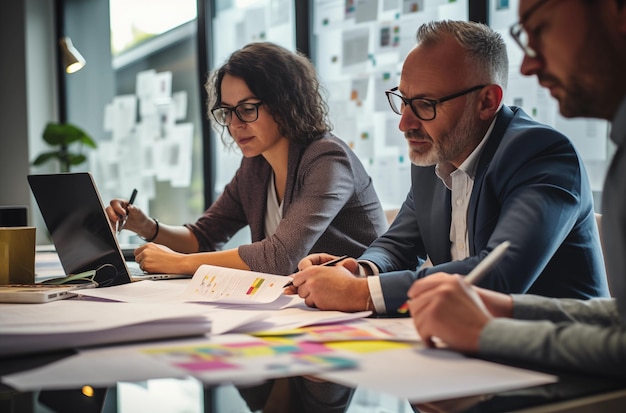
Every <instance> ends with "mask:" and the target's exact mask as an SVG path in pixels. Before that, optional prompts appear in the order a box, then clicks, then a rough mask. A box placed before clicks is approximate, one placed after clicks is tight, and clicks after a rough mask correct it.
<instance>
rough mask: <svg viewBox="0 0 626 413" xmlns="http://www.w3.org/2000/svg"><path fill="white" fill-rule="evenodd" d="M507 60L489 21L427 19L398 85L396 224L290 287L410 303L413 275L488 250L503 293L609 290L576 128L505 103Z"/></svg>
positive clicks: (347, 306) (461, 266)
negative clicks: (406, 180) (401, 139)
mask: <svg viewBox="0 0 626 413" xmlns="http://www.w3.org/2000/svg"><path fill="white" fill-rule="evenodd" d="M507 78H508V58H507V54H506V47H505V44H504V41H503V39H502V37H501V36H500V35H499V34H498V33H496V32H494V31H493V30H492V29H490V28H488V27H487V26H485V25H482V24H478V23H471V22H462V21H437V22H431V23H427V24H424V25H422V26H421V27H420V28H419V29H418V32H417V46H415V47H414V48H413V50H412V51H411V52H410V53H409V55H408V56H407V58H406V60H405V62H404V65H403V69H402V74H401V79H400V84H399V86H398V87H397V88H394V89H391V90H389V91H387V92H386V93H387V97H388V99H389V103H390V105H391V108H392V109H393V111H394V112H395V113H397V114H399V115H400V116H401V118H400V124H399V128H400V130H401V131H403V132H404V134H405V137H406V140H407V143H408V146H409V156H410V159H411V161H412V163H413V165H412V167H411V189H410V190H409V193H408V195H407V198H406V200H405V201H404V203H403V205H402V207H401V209H400V212H399V213H398V216H397V217H396V219H395V220H394V222H393V223H392V224H391V227H390V228H389V230H388V231H387V232H386V233H385V234H383V235H382V236H380V237H379V238H378V239H377V240H375V241H374V242H373V243H372V245H371V246H370V247H369V248H368V249H367V250H366V251H365V252H364V253H363V255H361V256H360V257H358V259H355V258H349V259H345V260H343V261H342V262H341V263H340V264H337V265H336V266H322V265H321V264H323V263H325V262H327V261H329V260H331V259H333V258H334V257H333V256H331V255H329V254H313V255H310V256H308V257H306V258H304V259H303V260H302V261H300V263H299V266H298V267H299V269H300V270H301V271H300V272H298V273H296V274H293V275H292V276H293V286H292V287H290V291H288V292H292V293H297V294H299V295H300V296H301V297H303V298H304V299H305V302H306V304H307V305H309V306H312V307H317V308H320V309H324V310H341V311H361V310H372V311H375V312H376V313H379V314H392V315H393V314H398V312H400V313H402V312H405V311H406V308H407V306H406V304H405V303H406V300H407V291H408V290H409V288H410V287H411V285H412V283H413V282H414V281H415V280H417V279H421V278H424V277H427V276H428V275H430V274H433V273H438V272H446V273H456V274H461V275H466V274H468V273H469V272H470V271H471V270H472V269H473V268H474V267H475V266H476V265H477V264H478V263H479V262H480V261H481V260H482V259H483V258H484V257H485V256H486V255H487V254H488V253H489V252H490V251H492V250H493V249H494V248H495V247H496V246H498V245H499V244H500V243H502V242H504V241H509V242H510V247H509V249H508V251H507V253H506V255H505V257H504V258H503V259H502V260H501V261H500V262H499V263H498V264H497V265H496V266H495V267H494V268H493V269H492V270H491V271H490V272H489V274H488V275H487V276H486V277H484V278H483V280H482V281H480V282H479V283H478V285H479V286H481V287H484V288H487V289H490V290H495V291H499V292H504V293H533V294H538V295H543V296H548V297H567V298H582V299H587V298H591V297H606V296H608V287H607V282H606V276H605V270H604V263H603V258H602V251H601V247H600V241H599V235H598V229H597V225H596V221H595V216H594V209H593V199H592V193H591V189H590V186H589V180H588V177H587V174H586V171H585V169H584V166H583V164H582V161H581V159H580V157H579V155H578V153H577V152H576V150H575V148H574V147H573V145H572V143H571V142H570V141H569V139H568V138H567V137H565V136H564V135H562V134H561V133H559V132H557V131H556V130H554V129H552V128H550V127H549V126H546V125H542V124H540V123H538V122H536V121H534V120H533V119H531V118H530V117H529V116H528V115H527V114H526V113H524V111H523V110H521V109H520V108H517V107H509V106H506V105H503V103H502V102H503V96H504V93H505V89H506V81H507Z"/></svg>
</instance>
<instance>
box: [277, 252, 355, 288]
mask: <svg viewBox="0 0 626 413" xmlns="http://www.w3.org/2000/svg"><path fill="white" fill-rule="evenodd" d="M346 258H348V256H347V255H342V256H341V257H337V258H334V259H332V260H330V261H326V262H325V263H323V264H320V267H327V266H330V265H335V264H338V263H340V262H341V261H343V260H345V259H346ZM292 285H293V280H292V281H289V282H288V283H287V284H285V287H284V288H287V287H291V286H292Z"/></svg>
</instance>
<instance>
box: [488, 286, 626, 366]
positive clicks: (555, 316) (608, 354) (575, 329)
mask: <svg viewBox="0 0 626 413" xmlns="http://www.w3.org/2000/svg"><path fill="white" fill-rule="evenodd" d="M513 300H514V301H513V302H514V307H513V308H514V309H513V313H514V314H513V316H514V319H506V318H496V319H493V320H491V321H490V322H489V324H488V325H487V326H486V327H485V329H484V330H483V332H482V333H481V336H480V343H479V346H480V350H479V352H480V355H481V356H485V357H488V358H501V359H509V360H514V361H518V362H529V363H533V364H538V365H544V366H548V367H553V368H557V369H570V370H571V369H575V370H577V371H580V372H586V373H592V374H601V375H608V376H613V377H620V378H626V328H625V327H624V325H622V324H621V322H620V318H619V316H618V313H617V308H616V306H615V301H614V300H611V299H594V300H588V301H579V300H564V299H560V300H559V299H549V298H544V297H538V296H532V295H527V296H521V295H514V296H513Z"/></svg>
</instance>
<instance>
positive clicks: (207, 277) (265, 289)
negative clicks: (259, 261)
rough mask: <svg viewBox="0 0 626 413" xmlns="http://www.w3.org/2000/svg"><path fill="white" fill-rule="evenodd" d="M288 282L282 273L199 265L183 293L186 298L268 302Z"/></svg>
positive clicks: (239, 302)
mask: <svg viewBox="0 0 626 413" xmlns="http://www.w3.org/2000/svg"><path fill="white" fill-rule="evenodd" d="M289 281H290V278H287V277H284V276H281V275H273V274H265V273H260V272H253V271H242V270H236V269H232V268H224V267H216V266H213V265H201V266H200V267H199V268H198V270H197V271H196V272H195V274H194V275H193V278H192V279H191V281H190V282H189V285H188V286H187V290H186V291H185V292H184V296H185V299H186V300H187V301H208V302H222V303H231V304H254V303H271V302H272V301H274V300H276V299H277V298H278V297H280V296H281V295H282V294H283V291H284V287H285V284H287V283H288V282H289Z"/></svg>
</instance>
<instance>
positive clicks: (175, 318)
mask: <svg viewBox="0 0 626 413" xmlns="http://www.w3.org/2000/svg"><path fill="white" fill-rule="evenodd" d="M205 313H206V308H205V307H204V306H202V305H198V304H189V303H161V304H137V303H119V302H115V303H111V302H100V301H90V300H80V299H70V300H62V301H56V302H52V303H46V304H19V305H16V304H1V305H0V355H13V354H26V353H34V352H40V351H45V350H56V349H65V348H72V347H80V346H88V345H97V344H106V343H115V342H123V341H132V340H142V339H155V338H164V337H176V336H183V335H186V336H189V335H192V334H200V333H206V332H209V331H210V319H209V318H208V317H207V316H206V315H205Z"/></svg>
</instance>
